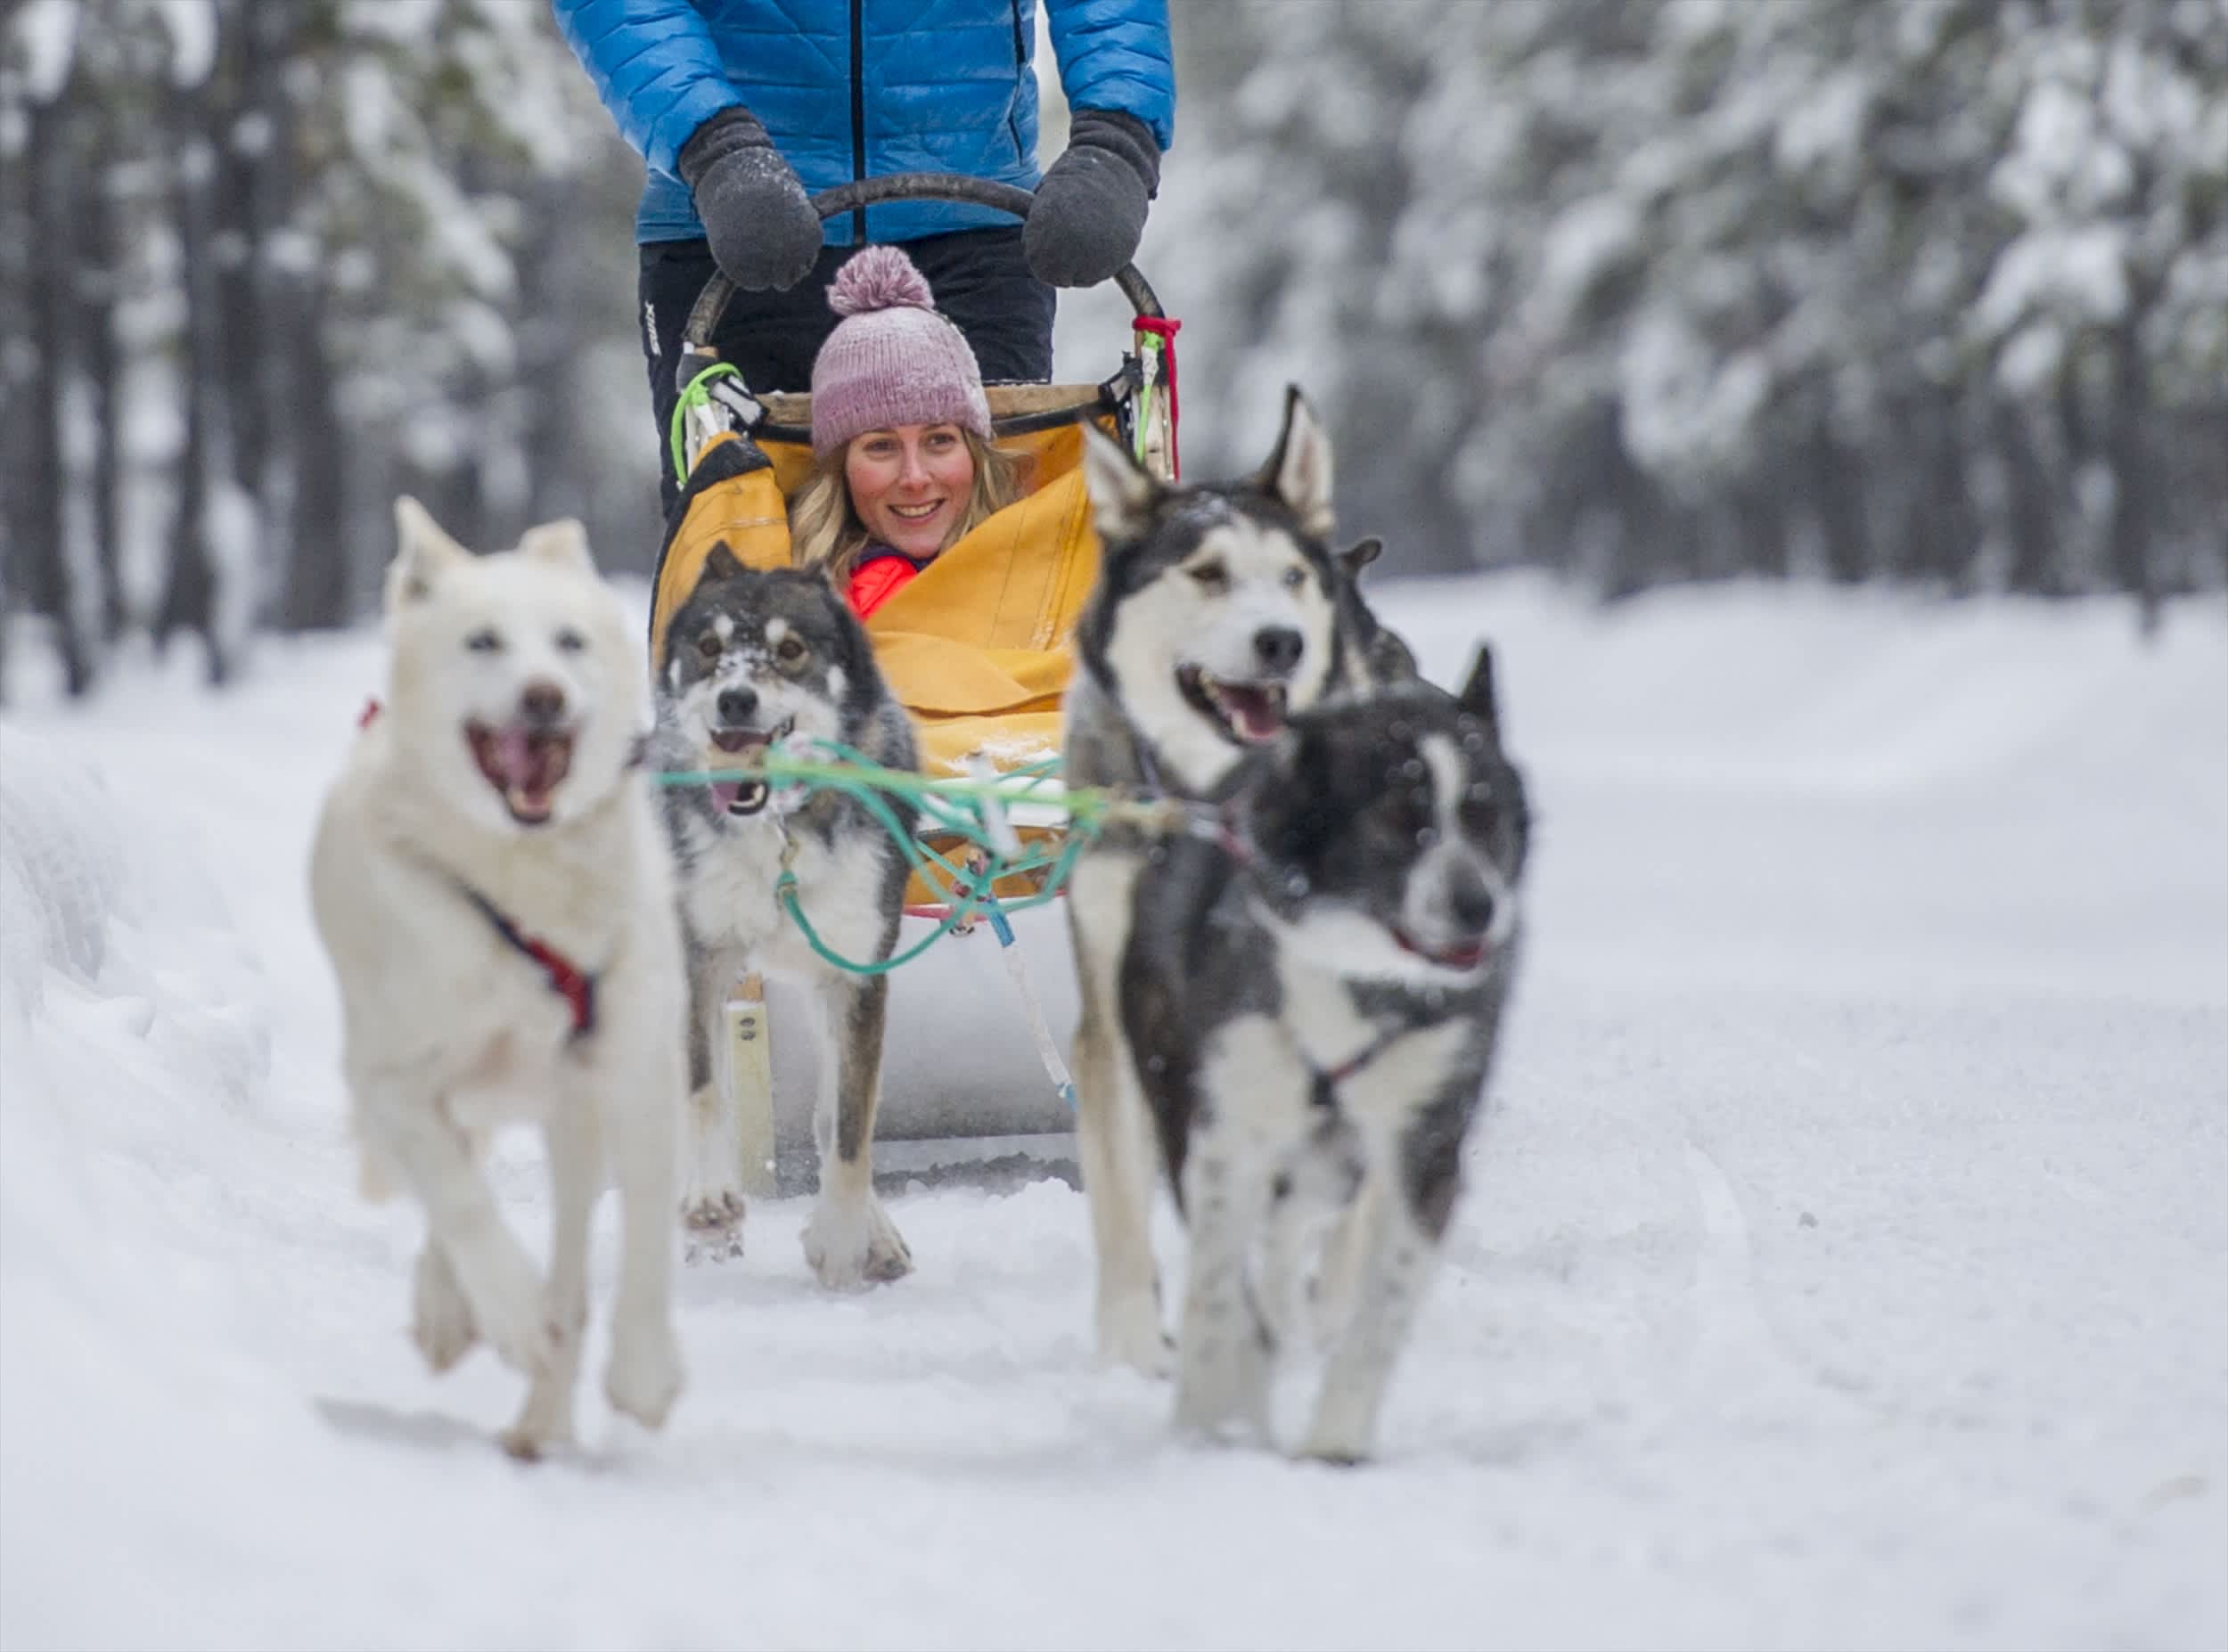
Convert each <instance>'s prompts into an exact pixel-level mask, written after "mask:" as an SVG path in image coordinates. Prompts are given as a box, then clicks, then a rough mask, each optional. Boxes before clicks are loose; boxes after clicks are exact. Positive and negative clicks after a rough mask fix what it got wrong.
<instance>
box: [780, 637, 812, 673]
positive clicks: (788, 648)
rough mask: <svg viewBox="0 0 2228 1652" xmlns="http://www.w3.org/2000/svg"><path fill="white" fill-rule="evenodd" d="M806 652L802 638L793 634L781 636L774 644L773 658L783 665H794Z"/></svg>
mask: <svg viewBox="0 0 2228 1652" xmlns="http://www.w3.org/2000/svg"><path fill="white" fill-rule="evenodd" d="M806 652H807V650H806V648H805V644H804V641H803V639H801V638H799V637H795V636H787V637H783V638H782V640H781V641H780V642H776V643H775V644H774V658H776V659H778V660H780V661H781V662H782V664H783V665H784V666H793V665H795V664H796V663H797V662H798V661H799V660H800V659H802V658H804V657H805V655H806Z"/></svg>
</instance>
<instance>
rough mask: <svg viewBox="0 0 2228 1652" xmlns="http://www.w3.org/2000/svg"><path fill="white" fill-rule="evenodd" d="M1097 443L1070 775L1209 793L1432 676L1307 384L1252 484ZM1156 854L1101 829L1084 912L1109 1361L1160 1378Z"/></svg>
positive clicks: (1094, 1170) (1085, 864)
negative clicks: (1132, 965)
mask: <svg viewBox="0 0 2228 1652" xmlns="http://www.w3.org/2000/svg"><path fill="white" fill-rule="evenodd" d="M1084 457H1085V466H1086V467H1087V469H1086V478H1087V481H1088V484H1089V487H1090V493H1091V500H1092V506H1093V510H1094V515H1095V519H1096V524H1097V527H1098V531H1099V538H1100V542H1101V545H1102V552H1101V561H1100V571H1099V583H1098V585H1097V588H1096V590H1095V591H1094V594H1093V596H1092V599H1091V601H1090V603H1089V605H1088V606H1087V607H1086V608H1085V611H1084V614H1083V617H1082V619H1081V621H1080V623H1079V624H1078V626H1077V632H1076V652H1077V672H1076V675H1075V680H1074V682H1073V683H1071V684H1070V685H1069V690H1068V695H1067V699H1066V730H1065V740H1064V759H1065V761H1064V770H1063V772H1064V773H1065V775H1066V779H1067V783H1068V784H1069V785H1071V786H1077V787H1085V786H1091V787H1115V788H1119V789H1125V790H1128V791H1132V792H1143V793H1153V794H1160V795H1167V796H1174V797H1204V796H1205V795H1206V794H1207V793H1208V791H1210V790H1211V789H1214V788H1215V787H1216V785H1217V784H1219V783H1220V782H1221V781H1222V780H1223V779H1224V778H1225V776H1226V775H1227V774H1228V773H1229V772H1230V770H1231V768H1232V767H1233V765H1235V764H1237V762H1238V761H1239V760H1240V758H1241V757H1242V756H1244V754H1245V753H1246V752H1247V750H1248V749H1249V748H1251V747H1253V746H1255V745H1257V744H1258V743H1259V742H1261V741H1264V740H1272V739H1274V737H1275V736H1276V735H1278V734H1279V733H1280V732H1282V729H1283V727H1284V724H1285V719H1286V718H1287V716H1290V715H1291V714H1294V713H1297V712H1300V711H1304V710H1306V708H1307V707H1311V706H1315V705H1316V704H1318V703H1321V702H1323V701H1325V700H1328V699H1332V698H1334V697H1337V696H1339V695H1340V694H1344V693H1349V692H1353V691H1358V690H1364V689H1369V688H1372V687H1373V686H1374V683H1375V675H1376V673H1377V671H1378V670H1379V669H1380V667H1381V668H1382V669H1383V670H1384V671H1385V672H1387V673H1388V675H1399V674H1400V673H1402V672H1403V671H1406V672H1407V673H1409V674H1410V675H1412V674H1413V662H1410V661H1408V660H1407V659H1406V650H1405V648H1402V647H1401V646H1400V644H1399V643H1398V641H1397V639H1396V638H1393V637H1392V636H1391V634H1390V633H1388V632H1383V631H1382V628H1381V627H1380V626H1377V625H1376V622H1375V621H1374V619H1373V618H1372V617H1371V616H1370V615H1369V614H1368V611H1367V609H1366V608H1365V607H1364V604H1363V603H1362V601H1361V599H1360V595H1359V592H1358V590H1357V588H1356V576H1357V575H1358V574H1359V572H1360V569H1361V568H1362V567H1363V566H1364V565H1365V564H1366V563H1367V562H1368V561H1369V560H1371V559H1372V557H1373V556H1374V555H1375V554H1376V551H1377V549H1378V546H1377V544H1376V542H1375V541H1373V540H1365V541H1364V542H1363V543H1362V544H1360V545H1357V546H1356V547H1355V548H1354V549H1353V550H1351V551H1349V552H1345V553H1343V555H1342V556H1337V555H1333V553H1332V552H1331V549H1330V538H1331V531H1332V527H1333V520H1332V511H1331V444H1330V441H1329V439H1328V438H1326V437H1325V435H1324V433H1323V428H1322V426H1321V425H1320V424H1319V423H1318V422H1317V421H1316V420H1315V414H1314V412H1313V411H1312V409H1310V408H1309V406H1308V405H1307V402H1306V398H1305V397H1302V396H1301V395H1300V394H1299V392H1298V389H1297V388H1295V389H1293V390H1292V391H1290V393H1289V394H1288V396H1287V397H1286V401H1285V411H1284V427H1283V429H1282V431H1281V432H1280V433H1279V435H1278V437H1277V441H1276V446H1275V448H1274V451H1273V452H1272V453H1271V454H1270V455H1269V458H1268V462H1266V464H1265V465H1264V466H1263V467H1262V469H1261V470H1260V471H1259V472H1258V473H1257V475H1255V476H1253V477H1251V478H1247V479H1245V480H1243V481H1241V482H1235V483H1229V484H1223V485H1215V486H1183V487H1168V486H1165V485H1163V484H1162V483H1160V482H1159V481H1157V480H1156V479H1154V478H1152V477H1151V476H1149V475H1147V474H1146V473H1145V472H1144V471H1143V470H1140V469H1138V467H1137V466H1136V465H1135V464H1134V463H1133V462H1132V461H1131V459H1130V457H1129V454H1127V453H1126V451H1125V450H1124V449H1123V448H1122V447H1121V446H1120V445H1119V444H1118V443H1115V442H1113V441H1110V440H1108V439H1106V438H1103V437H1102V436H1100V435H1099V433H1098V432H1097V431H1095V430H1094V429H1088V428H1086V429H1085V454H1084ZM1380 634H1381V635H1382V637H1383V639H1384V642H1381V643H1380V642H1376V641H1375V639H1376V638H1378V637H1379V636H1380ZM1147 848H1148V846H1147V845H1146V844H1145V843H1144V842H1143V840H1142V839H1141V838H1138V837H1137V836H1136V835H1135V834H1134V833H1126V832H1123V831H1120V830H1113V831H1110V832H1108V833H1107V834H1105V835H1104V836H1102V838H1099V839H1098V840H1097V841H1096V842H1094V844H1093V845H1092V846H1091V847H1090V849H1089V850H1088V852H1087V853H1085V855H1083V856H1082V857H1081V859H1080V860H1079V861H1078V863H1077V867H1076V870H1075V872H1074V874H1073V877H1072V879H1071V881H1070V883H1069V899H1068V913H1069V933H1070V936H1071V938H1072V940H1073V942H1074V945H1075V954H1076V978H1077V994H1078V999H1079V1018H1078V1023H1077V1033H1076V1049H1075V1053H1076V1063H1075V1066H1076V1092H1077V1149H1078V1152H1079V1155H1080V1157H1081V1160H1082V1167H1083V1177H1084V1187H1085V1192H1086V1193H1087V1194H1088V1195H1089V1198H1090V1206H1091V1221H1092V1230H1093V1237H1094V1241H1095V1250H1096V1255H1097V1263H1098V1291H1097V1296H1098V1301H1097V1321H1098V1343H1099V1352H1100V1355H1101V1357H1102V1358H1103V1359H1106V1360H1109V1361H1111V1362H1118V1363H1123V1364H1128V1365H1133V1366H1135V1367H1136V1368H1138V1369H1139V1370H1144V1371H1148V1372H1153V1373H1160V1372H1165V1371H1166V1370H1167V1368H1168V1353H1167V1337H1166V1336H1165V1335H1164V1333H1163V1330H1162V1327H1161V1323H1160V1311H1159V1302H1158V1288H1157V1285H1156V1282H1155V1276H1154V1265H1153V1257H1152V1249H1151V1231H1150V1218H1151V1205H1152V1170H1151V1142H1150V1141H1149V1139H1148V1130H1147V1126H1146V1123H1145V1118H1144V1112H1143V1106H1142V1103H1141V1101H1140V1099H1139V1097H1138V1095H1137V1092H1136V1084H1135V1076H1134V1065H1135V1064H1134V1061H1133V1060H1132V1059H1131V1058H1130V1056H1129V1054H1128V1052H1127V1051H1126V1050H1125V1048H1124V1043H1123V1032H1122V1027H1121V1023H1120V1020H1119V1018H1118V1014H1117V1011H1116V1003H1115V977H1116V973H1117V971H1118V969H1119V967H1120V963H1121V959H1122V955H1123V952H1124V949H1125V947H1126V944H1127V939H1128V934H1129V924H1130V912H1131V905H1132V896H1133V889H1134V884H1135V881H1136V879H1137V876H1138V873H1139V871H1140V870H1141V869H1142V868H1143V865H1144V864H1145V858H1146V852H1147Z"/></svg>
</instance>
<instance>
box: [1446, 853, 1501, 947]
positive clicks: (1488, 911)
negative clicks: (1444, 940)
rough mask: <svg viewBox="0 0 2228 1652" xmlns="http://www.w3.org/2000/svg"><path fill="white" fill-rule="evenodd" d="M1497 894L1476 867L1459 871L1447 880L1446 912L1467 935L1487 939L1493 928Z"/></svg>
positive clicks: (1455, 871) (1459, 869) (1457, 869)
mask: <svg viewBox="0 0 2228 1652" xmlns="http://www.w3.org/2000/svg"><path fill="white" fill-rule="evenodd" d="M1493 907H1494V901H1493V891H1492V890H1491V889H1490V888H1488V887H1487V885H1486V879H1485V874H1484V873H1483V872H1481V871H1479V870H1478V869H1477V868H1476V867H1475V866H1467V865H1465V866H1460V867H1457V868H1456V869H1455V870H1454V872H1453V874H1452V875H1451V876H1449V877H1448V879H1447V880H1446V909H1447V913H1448V915H1449V916H1450V917H1452V918H1453V919H1454V922H1455V925H1456V927H1458V928H1460V929H1461V930H1462V933H1463V934H1464V935H1483V934H1484V933H1485V932H1486V931H1487V929H1489V928H1492V927H1493Z"/></svg>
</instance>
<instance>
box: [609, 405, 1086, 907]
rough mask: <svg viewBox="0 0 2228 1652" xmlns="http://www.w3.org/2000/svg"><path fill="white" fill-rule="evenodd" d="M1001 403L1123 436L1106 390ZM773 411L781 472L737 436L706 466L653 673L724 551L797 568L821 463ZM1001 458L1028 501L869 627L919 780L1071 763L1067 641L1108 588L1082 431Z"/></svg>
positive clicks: (696, 469) (665, 563) (804, 424)
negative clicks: (1102, 584)
mask: <svg viewBox="0 0 2228 1652" xmlns="http://www.w3.org/2000/svg"><path fill="white" fill-rule="evenodd" d="M989 394H990V397H991V407H992V412H993V414H994V416H998V417H1001V418H1003V417H1005V416H1007V415H1009V414H1013V413H1020V414H1021V415H1022V416H1024V417H1028V416H1030V415H1041V414H1046V413H1056V412H1057V411H1059V410H1060V408H1061V406H1062V405H1065V406H1066V407H1069V408H1080V409H1084V410H1085V411H1086V416H1091V417H1094V418H1096V419H1098V420H1099V421H1100V422H1101V423H1102V426H1103V427H1104V428H1106V429H1108V430H1109V432H1110V433H1113V427H1114V417H1113V414H1112V413H1111V411H1110V410H1105V409H1103V408H1102V406H1101V405H1100V404H1101V399H1102V396H1103V392H1102V389H1101V388H1100V387H1098V386H1096V385H1083V386H1043V385H1033V386H997V387H994V388H992V389H991V390H990V392H989ZM1062 397H1064V398H1065V402H1064V404H1063V403H1062V402H1061V400H1060V399H1059V398H1062ZM766 402H767V408H768V420H767V422H766V425H765V426H763V427H762V428H761V430H760V433H759V437H758V447H759V449H760V450H761V451H762V452H763V453H764V454H765V455H766V459H767V460H770V461H771V464H770V465H769V464H766V463H762V462H758V460H757V457H756V455H755V454H750V451H749V448H748V447H747V446H745V445H744V444H742V443H741V442H740V441H738V440H737V438H734V437H733V435H727V434H722V435H719V436H716V437H714V438H712V439H711V440H710V441H709V443H707V444H706V445H705V446H704V447H703V448H702V450H701V451H700V452H699V453H698V454H695V455H694V456H693V461H692V467H691V471H690V477H689V485H688V489H687V492H686V494H685V495H684V499H685V500H686V509H685V511H684V514H683V516H682V517H681V519H680V522H679V524H678V526H677V527H676V528H675V529H674V531H673V532H672V533H671V534H670V536H668V540H667V544H666V547H665V552H664V554H663V555H662V556H661V557H660V558H659V564H658V575H657V584H656V589H655V592H654V594H653V601H652V607H651V658H657V657H658V655H659V652H660V651H661V650H662V648H663V644H664V640H665V633H666V628H667V626H668V625H670V624H671V622H672V619H673V616H674V615H675V613H676V612H677V611H678V610H679V609H680V607H681V604H682V603H683V602H684V601H686V599H687V597H688V594H689V593H690V592H691V591H692V590H694V589H695V587H696V582H697V580H698V578H699V577H700V576H701V574H702V572H703V568H704V562H705V560H706V559H707V558H708V557H709V555H710V554H711V550H712V547H713V546H714V545H716V544H721V543H723V542H724V543H725V544H726V545H727V546H728V548H729V549H730V550H731V551H733V552H734V554H735V556H736V557H737V558H738V559H739V560H741V561H742V562H743V563H744V564H745V565H746V566H749V567H753V568H785V567H788V566H790V543H789V523H788V515H787V501H788V497H789V495H790V493H791V492H792V491H794V490H795V489H796V488H798V487H801V486H803V484H804V482H805V480H806V478H807V477H808V476H809V475H810V473H811V463H812V454H811V449H810V447H809V446H808V445H807V443H806V441H805V440H804V439H802V438H803V435H804V432H805V431H807V430H808V429H809V427H810V422H811V420H810V411H809V408H810V404H809V400H808V398H807V397H787V396H776V397H767V398H766ZM785 438H787V439H785ZM999 446H1000V447H1001V448H1003V449H1004V450H1005V451H1007V452H1010V453H1013V454H1020V455H1022V456H1024V457H1025V458H1027V459H1028V461H1029V463H1028V473H1027V475H1026V478H1025V481H1024V486H1025V487H1027V488H1028V492H1027V494H1026V495H1024V496H1023V497H1022V498H1021V499H1020V501H1019V502H1018V503H1014V504H1012V505H1010V506H1008V507H1007V508H1006V509H1005V510H1003V511H999V512H998V513H997V514H996V515H995V516H994V517H992V518H991V519H989V520H988V521H987V522H985V523H983V524H982V525H981V526H980V527H978V528H976V529H975V531H974V532H972V533H971V534H969V535H968V536H966V537H965V538H963V539H962V540H960V541H959V543H958V544H954V545H953V546H952V547H951V549H949V550H948V551H946V552H944V554H943V555H942V556H940V557H938V559H937V560H935V561H934V562H932V563H930V565H929V566H928V567H927V568H924V569H923V570H922V573H921V574H920V576H919V577H917V578H915V579H913V581H911V582H910V583H909V584H907V585H905V587H904V588H903V589H901V590H900V591H898V592H897V594H896V595H894V596H892V597H891V598H889V601H886V602H884V603H883V604H882V605H881V607H880V608H879V609H876V610H875V612H874V614H873V617H872V618H871V619H869V620H868V621H867V626H866V628H867V632H868V634H869V635H870V636H871V637H872V639H873V642H874V655H875V658H876V659H877V661H878V662H879V663H880V664H881V668H882V673H883V675H884V676H885V677H886V678H887V679H888V680H889V684H890V687H891V689H892V691H894V692H895V693H896V695H897V699H899V700H900V701H901V702H902V703H903V704H904V705H905V707H906V709H907V710H909V711H910V712H912V714H913V719H914V722H915V724H917V727H918V731H919V733H920V737H921V755H922V768H923V769H924V770H925V771H926V772H928V773H930V774H959V773H965V772H967V768H968V766H969V765H971V764H977V763H987V764H988V765H990V766H991V767H993V768H995V769H996V770H999V771H1001V772H1003V771H1008V770H1012V769H1014V768H1018V767H1020V766H1021V765H1025V764H1028V763H1033V762H1036V761H1038V760H1040V759H1043V758H1045V757H1050V756H1056V755H1057V754H1058V752H1059V750H1060V725H1061V712H1060V703H1061V695H1062V694H1063V693H1064V692H1065V691H1066V690H1067V686H1068V679H1069V675H1070V673H1071V672H1072V671H1073V669H1074V663H1075V662H1074V655H1073V653H1072V651H1071V649H1070V642H1069V640H1070V638H1071V637H1072V635H1073V634H1074V631H1075V626H1076V620H1077V617H1078V616H1079V615H1080V614H1081V612H1082V610H1083V605H1084V602H1085V600H1086V599H1087V598H1088V597H1089V595H1090V593H1091V587H1092V585H1093V583H1094V581H1095V580H1096V579H1097V577H1098V564H1099V542H1098V536H1097V535H1096V533H1095V532H1094V530H1093V528H1092V526H1091V511H1090V504H1089V501H1088V500H1087V498H1086V497H1085V493H1084V487H1083V470H1082V456H1083V436H1082V432H1081V431H1080V430H1079V429H1077V427H1076V425H1075V424H1074V423H1073V422H1064V423H1061V424H1058V425H1056V426H1055V427H1054V428H1052V429H1037V430H1035V431H1032V432H1030V433H1028V434H1024V435H1019V436H1003V437H1002V438H1000V441H999ZM753 466H755V468H751V467H753ZM1025 835H1026V834H1025ZM1027 892H1028V891H1027V890H1025V889H1022V888H1015V889H1005V888H1001V889H999V890H998V893H999V894H1001V895H1020V894H1023V893H1027ZM945 898H946V892H945V891H943V890H941V889H937V888H932V887H928V886H927V885H926V884H925V883H924V882H923V880H922V879H921V878H920V877H919V876H917V875H916V876H915V878H914V879H913V887H912V888H911V889H910V890H908V892H907V895H906V902H907V904H908V905H916V906H917V905H927V904H935V903H938V902H940V901H942V900H943V899H945Z"/></svg>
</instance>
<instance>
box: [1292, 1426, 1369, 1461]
mask: <svg viewBox="0 0 2228 1652" xmlns="http://www.w3.org/2000/svg"><path fill="white" fill-rule="evenodd" d="M1292 1455H1293V1456H1295V1457H1302V1458H1306V1460H1309V1461H1311V1462H1318V1463H1329V1464H1331V1466H1332V1467H1334V1468H1356V1467H1358V1466H1360V1465H1361V1464H1363V1463H1365V1462H1367V1461H1368V1460H1369V1459H1370V1440H1369V1435H1368V1432H1367V1431H1366V1430H1364V1432H1363V1433H1361V1434H1360V1435H1354V1434H1351V1433H1349V1432H1347V1431H1346V1430H1343V1429H1339V1428H1325V1427H1323V1425H1322V1424H1321V1423H1320V1422H1318V1423H1317V1424H1316V1425H1315V1427H1311V1428H1309V1429H1308V1430H1307V1434H1306V1438H1304V1439H1303V1440H1301V1441H1300V1443H1299V1449H1298V1451H1296V1452H1293V1453H1292Z"/></svg>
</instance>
